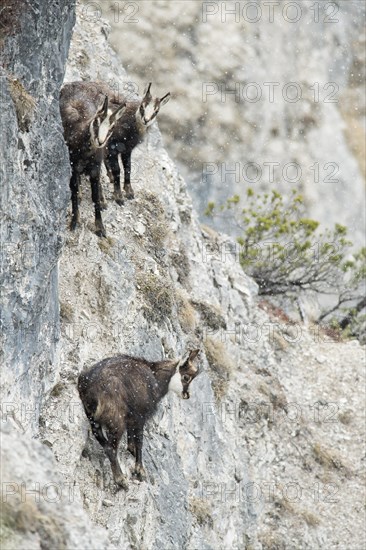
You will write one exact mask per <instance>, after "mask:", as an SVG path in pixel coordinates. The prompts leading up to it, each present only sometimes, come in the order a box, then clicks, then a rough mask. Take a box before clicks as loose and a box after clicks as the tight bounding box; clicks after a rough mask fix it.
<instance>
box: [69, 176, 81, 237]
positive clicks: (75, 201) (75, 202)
mask: <svg viewBox="0 0 366 550" xmlns="http://www.w3.org/2000/svg"><path fill="white" fill-rule="evenodd" d="M79 185H80V174H78V173H77V171H76V170H75V168H74V167H73V169H72V174H71V179H70V189H71V204H72V218H71V224H70V229H71V230H72V231H74V229H76V227H77V226H78V225H79V224H80V214H79V196H78V195H79Z"/></svg>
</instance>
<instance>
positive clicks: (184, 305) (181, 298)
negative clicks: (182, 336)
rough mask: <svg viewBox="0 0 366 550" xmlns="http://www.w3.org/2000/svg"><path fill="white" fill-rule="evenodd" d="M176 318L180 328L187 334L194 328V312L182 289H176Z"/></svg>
mask: <svg viewBox="0 0 366 550" xmlns="http://www.w3.org/2000/svg"><path fill="white" fill-rule="evenodd" d="M176 302H177V310H178V319H179V323H180V326H181V327H182V330H183V331H184V332H185V333H186V334H189V333H191V332H193V331H194V330H195V328H196V313H195V310H194V308H193V307H192V306H191V304H190V302H189V300H188V298H187V296H186V294H185V293H183V292H182V291H179V290H177V291H176Z"/></svg>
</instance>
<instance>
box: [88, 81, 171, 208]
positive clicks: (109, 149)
mask: <svg viewBox="0 0 366 550" xmlns="http://www.w3.org/2000/svg"><path fill="white" fill-rule="evenodd" d="M85 84H86V87H85V93H87V94H88V96H89V97H90V99H92V100H95V97H96V96H97V95H98V94H99V96H100V95H106V96H107V97H108V100H109V102H110V105H111V106H112V107H113V109H117V108H118V107H119V106H120V105H121V104H122V103H126V108H125V110H124V112H123V115H122V117H121V118H120V120H119V121H118V122H117V123H116V125H115V127H114V129H113V132H112V136H111V138H110V139H109V141H108V144H107V146H106V154H105V157H104V163H105V166H106V169H107V173H108V177H109V179H110V181H111V182H112V183H113V185H114V198H115V200H116V202H117V203H118V204H121V205H122V204H123V196H122V192H121V183H120V174H121V170H120V167H119V162H118V158H119V156H121V160H122V165H123V171H124V191H125V194H126V197H127V198H128V199H133V197H134V192H133V189H132V186H131V154H132V151H133V149H134V148H135V147H136V145H138V144H140V143H142V142H143V140H144V138H145V136H146V132H147V129H148V126H144V125H143V124H142V123H138V121H137V118H138V117H137V115H138V111H139V109H144V108H145V107H146V106H147V105H148V104H151V103H152V104H153V105H154V109H155V113H154V115H153V118H155V117H156V116H157V114H158V112H159V109H160V106H161V105H163V104H164V103H166V102H167V101H168V99H169V97H170V94H169V93H168V94H166V95H165V96H164V97H162V98H161V99H159V98H152V96H151V94H150V86H151V84H150V85H149V86H148V89H147V91H146V93H145V94H144V97H143V98H142V100H129V99H128V98H127V97H125V96H123V95H118V94H117V93H116V92H115V91H114V90H112V89H111V88H110V87H109V86H107V85H106V84H104V83H103V82H88V83H85ZM140 122H141V121H140Z"/></svg>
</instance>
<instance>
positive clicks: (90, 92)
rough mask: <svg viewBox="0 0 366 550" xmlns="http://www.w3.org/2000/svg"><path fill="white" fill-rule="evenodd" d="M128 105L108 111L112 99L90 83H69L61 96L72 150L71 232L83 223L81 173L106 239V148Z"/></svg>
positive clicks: (61, 106) (68, 143)
mask: <svg viewBox="0 0 366 550" xmlns="http://www.w3.org/2000/svg"><path fill="white" fill-rule="evenodd" d="M125 106H126V105H125V103H122V104H119V105H118V106H117V107H116V108H115V109H113V112H112V110H110V109H108V97H107V95H103V94H101V93H99V91H98V90H95V89H93V88H92V87H91V86H90V85H89V83H87V82H70V83H69V84H65V85H64V87H63V88H62V90H61V93H60V112H61V118H62V124H63V127H64V137H65V141H66V143H67V146H68V148H69V154H70V164H71V169H72V173H71V179H70V189H71V202H72V220H71V226H70V227H71V229H72V230H74V229H75V228H76V227H77V225H78V224H79V222H80V218H79V186H80V176H81V174H86V175H87V176H89V178H90V183H91V190H92V199H93V203H94V208H95V227H96V232H97V234H98V235H99V236H103V237H105V236H106V231H105V228H104V225H103V221H102V216H101V208H102V207H101V185H100V171H101V167H102V163H103V159H104V151H105V145H106V143H107V141H108V139H109V138H110V137H111V134H112V129H113V127H114V125H115V124H116V122H117V121H118V119H119V118H120V117H121V116H122V114H123V111H124V109H125Z"/></svg>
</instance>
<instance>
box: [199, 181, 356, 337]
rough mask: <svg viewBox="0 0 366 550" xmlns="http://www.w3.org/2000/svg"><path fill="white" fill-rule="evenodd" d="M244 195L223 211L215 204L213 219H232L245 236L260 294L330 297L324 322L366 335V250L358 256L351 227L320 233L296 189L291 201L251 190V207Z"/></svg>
mask: <svg viewBox="0 0 366 550" xmlns="http://www.w3.org/2000/svg"><path fill="white" fill-rule="evenodd" d="M241 202H242V201H241V198H240V197H239V196H238V195H235V196H234V197H232V198H230V199H228V200H227V201H226V203H225V204H224V205H222V206H220V207H217V206H216V205H215V203H213V202H211V203H209V205H208V207H207V210H206V215H207V216H210V217H212V216H221V217H225V216H230V221H232V220H234V224H235V226H236V228H237V230H238V233H239V234H240V236H239V237H238V238H237V241H238V243H239V245H240V247H241V248H240V264H241V266H242V268H243V270H244V271H245V272H246V273H247V274H248V275H250V276H251V277H253V278H254V279H255V281H256V282H257V284H258V287H259V294H260V295H266V296H270V297H271V298H272V299H273V298H274V297H276V296H283V295H286V296H289V297H292V298H294V299H297V298H298V297H299V296H300V295H302V294H305V295H306V294H307V295H309V294H318V295H320V294H322V295H325V294H328V295H331V296H335V297H336V303H335V305H334V306H332V307H329V306H327V307H326V308H324V309H323V311H322V313H321V315H320V316H319V319H318V320H319V321H323V320H324V319H330V318H331V315H334V316H335V318H336V319H337V322H338V324H339V326H340V328H341V329H342V330H345V329H347V330H348V331H349V333H350V334H351V335H354V336H358V337H361V336H362V333H363V327H364V325H365V322H366V316H365V315H363V314H362V312H363V310H364V309H365V308H366V298H365V277H366V248H361V249H360V250H359V251H356V252H353V251H352V250H353V248H352V246H353V245H352V243H351V242H350V241H349V240H348V239H347V228H346V227H344V226H343V225H340V224H335V226H334V228H333V230H325V231H323V232H321V231H320V230H319V222H317V221H315V220H312V219H309V218H307V217H306V212H305V206H304V201H303V198H302V196H301V195H300V194H299V193H297V192H296V190H293V191H292V193H291V195H290V197H289V199H288V200H285V199H284V197H283V196H282V195H281V194H280V193H278V192H277V191H275V190H273V191H272V192H270V193H263V194H259V193H257V194H256V193H254V191H253V190H252V189H250V188H249V189H248V190H247V193H246V200H245V204H244V205H242V204H241Z"/></svg>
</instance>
